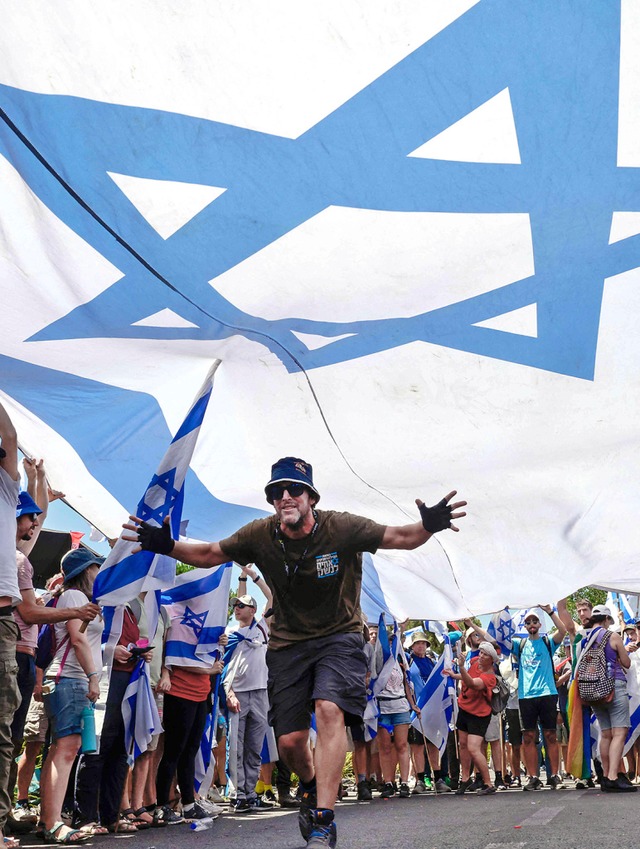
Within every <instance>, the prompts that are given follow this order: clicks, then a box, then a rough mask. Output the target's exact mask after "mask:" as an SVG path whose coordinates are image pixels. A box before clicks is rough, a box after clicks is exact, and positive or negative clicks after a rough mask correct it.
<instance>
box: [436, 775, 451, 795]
mask: <svg viewBox="0 0 640 849" xmlns="http://www.w3.org/2000/svg"><path fill="white" fill-rule="evenodd" d="M434 789H435V791H436V793H451V788H450V787H449V785H448V784H447V782H446V781H445V780H444V778H439V779H438V780H437V781H436V783H435V785H434Z"/></svg>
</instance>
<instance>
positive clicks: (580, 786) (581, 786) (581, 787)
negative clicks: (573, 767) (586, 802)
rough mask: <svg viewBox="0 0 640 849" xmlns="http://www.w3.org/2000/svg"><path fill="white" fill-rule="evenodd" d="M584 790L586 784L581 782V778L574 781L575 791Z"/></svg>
mask: <svg viewBox="0 0 640 849" xmlns="http://www.w3.org/2000/svg"><path fill="white" fill-rule="evenodd" d="M586 789H587V782H586V781H583V780H582V779H581V778H579V779H578V780H577V781H576V790H586Z"/></svg>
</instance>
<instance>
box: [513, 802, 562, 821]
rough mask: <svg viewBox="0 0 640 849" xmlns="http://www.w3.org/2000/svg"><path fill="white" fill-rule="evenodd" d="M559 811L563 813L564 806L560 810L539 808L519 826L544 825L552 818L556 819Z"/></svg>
mask: <svg viewBox="0 0 640 849" xmlns="http://www.w3.org/2000/svg"><path fill="white" fill-rule="evenodd" d="M560 811H564V805H563V806H562V807H561V808H541V809H540V810H539V811H536V812H535V814H531V816H530V817H527V818H526V820H522V822H521V823H520V825H546V824H547V823H549V822H551V820H552V819H553V818H554V817H557V816H558V814H559V813H560Z"/></svg>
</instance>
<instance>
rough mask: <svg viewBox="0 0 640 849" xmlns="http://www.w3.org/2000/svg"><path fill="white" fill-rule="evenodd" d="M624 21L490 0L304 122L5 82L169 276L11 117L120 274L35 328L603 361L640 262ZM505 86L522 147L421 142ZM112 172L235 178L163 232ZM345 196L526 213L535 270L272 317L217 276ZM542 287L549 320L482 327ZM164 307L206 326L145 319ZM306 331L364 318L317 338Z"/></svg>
mask: <svg viewBox="0 0 640 849" xmlns="http://www.w3.org/2000/svg"><path fill="white" fill-rule="evenodd" d="M577 32H579V33H580V37H579V38H578V37H576V33H577ZM619 32H620V8H619V3H615V2H611V0H593V1H592V2H590V3H584V0H566V2H563V3H557V2H556V0H539V2H537V3H535V4H532V3H526V2H523V0H520V1H519V2H515V1H514V0H483V2H481V3H478V4H477V5H475V6H474V7H473V8H472V9H471V10H469V11H468V12H466V13H465V14H464V15H463V16H462V17H460V18H459V19H458V20H457V21H455V22H454V23H453V24H451V25H450V26H448V27H447V28H446V29H445V30H443V31H442V32H441V33H439V34H438V35H437V36H435V37H434V38H432V39H431V40H429V41H428V42H427V43H426V44H424V45H422V46H421V47H420V48H418V49H417V50H416V51H414V52H413V53H412V54H411V55H409V56H408V57H406V58H405V59H404V60H402V61H401V62H399V63H398V64H397V65H396V66H395V67H393V68H391V69H390V70H389V71H388V72H386V73H385V74H383V75H382V76H381V77H379V78H378V79H377V80H375V81H374V82H372V83H371V84H370V85H368V86H367V87H366V88H364V89H363V90H362V91H360V92H359V93H358V94H356V95H355V96H354V97H352V98H351V99H350V100H349V101H347V102H346V103H345V104H343V105H342V106H341V107H340V108H338V109H337V110H336V111H335V112H333V113H332V114H330V115H328V116H327V117H326V118H324V119H323V120H322V121H320V122H319V123H318V124H317V125H316V126H314V127H312V128H311V129H310V130H308V131H307V132H305V133H304V134H302V135H301V136H300V137H299V138H297V139H286V138H279V137H277V136H273V135H268V134H265V133H259V132H253V131H248V130H244V129H241V128H238V127H234V126H229V125H225V124H220V123H217V122H214V121H207V120H200V119H197V118H192V117H186V116H183V115H177V114H171V113H167V112H160V111H154V110H149V109H139V108H133V107H124V106H116V105H112V104H106V103H99V102H93V101H89V100H82V99H79V98H71V97H51V96H46V95H39V94H33V93H30V92H25V91H21V90H17V89H11V88H9V87H0V106H2V108H3V109H4V110H5V111H6V113H7V114H8V115H9V117H10V118H11V120H12V121H14V123H15V124H16V126H17V127H18V128H20V127H23V128H26V127H28V128H29V131H28V132H29V137H30V141H31V142H32V143H33V144H34V145H35V147H36V148H37V149H38V150H39V151H40V153H41V154H42V156H43V157H44V158H45V159H46V160H47V161H48V162H49V163H51V164H52V166H53V167H54V168H55V169H56V170H57V171H58V172H59V173H61V174H62V175H64V178H65V179H66V180H67V181H68V182H69V184H70V185H71V186H72V187H73V189H74V190H75V191H76V192H77V193H78V195H79V196H80V197H81V198H83V200H84V201H85V203H86V204H87V205H88V206H89V207H90V208H91V209H92V210H94V211H95V213H96V214H97V215H98V216H100V217H101V218H102V219H103V220H104V221H105V222H106V223H107V224H108V225H109V226H110V227H112V228H113V229H114V230H116V231H117V233H118V235H119V236H120V237H121V238H122V239H123V240H124V241H125V242H126V243H128V244H129V245H130V246H131V247H132V248H133V250H134V251H136V252H137V253H138V255H139V256H140V257H143V258H144V260H145V261H146V262H147V263H148V264H149V265H150V266H152V267H153V269H155V270H156V271H157V272H158V274H159V275H161V276H162V277H163V278H164V279H165V280H166V281H169V282H170V283H171V287H169V286H167V285H165V284H163V283H162V282H160V281H159V279H158V277H157V276H155V275H154V274H153V273H152V272H151V271H150V269H149V267H147V266H145V265H144V264H142V263H141V262H140V260H139V259H138V258H136V257H134V256H133V255H132V254H130V253H128V252H127V250H125V249H124V248H123V247H122V245H121V244H120V243H119V242H118V241H116V240H115V239H114V238H113V235H111V234H110V233H109V232H107V230H105V229H104V228H103V227H102V226H100V225H99V224H98V223H97V222H96V220H95V219H94V218H92V217H91V215H90V214H89V213H88V212H87V211H86V210H85V209H83V208H82V207H81V206H80V204H78V203H77V201H76V200H73V199H72V198H71V197H70V196H69V195H68V194H67V193H66V192H64V191H62V190H61V188H60V186H59V184H58V182H57V181H56V180H55V179H54V178H53V177H52V176H51V175H50V174H49V173H48V172H47V171H46V170H45V169H44V168H43V166H42V164H41V163H39V162H38V161H37V160H36V158H35V157H34V156H33V154H32V153H31V152H30V151H29V150H28V149H27V148H26V147H22V146H21V145H20V144H17V143H16V139H15V136H14V135H13V133H11V132H10V131H9V130H8V129H7V128H6V127H3V128H2V134H1V137H0V151H3V152H4V153H5V154H6V155H7V156H8V157H9V159H10V160H11V161H12V162H14V163H15V164H16V165H17V167H18V168H19V169H20V171H21V173H22V174H23V176H24V177H25V179H26V180H27V182H28V183H29V185H30V186H31V188H32V189H33V191H35V192H36V193H37V195H38V196H39V197H40V198H41V199H42V200H43V202H44V203H46V204H47V206H49V207H50V208H51V209H52V210H53V211H54V212H55V214H56V215H58V216H59V217H60V218H61V219H62V220H63V221H64V222H65V223H66V224H68V225H69V226H70V227H71V228H73V229H74V230H75V231H76V232H77V233H78V234H79V235H80V236H81V237H82V238H83V239H85V240H86V241H87V242H89V243H90V244H91V245H93V246H94V248H95V249H96V250H98V251H99V252H100V253H102V255H103V256H105V257H106V258H107V259H108V260H109V261H111V262H112V263H113V264H114V265H115V266H116V267H117V268H118V269H120V270H121V272H122V274H123V276H122V278H121V279H120V280H119V281H118V282H116V283H115V284H113V285H112V286H111V287H110V288H109V289H107V290H106V291H105V292H103V293H102V294H100V295H98V296H97V297H96V298H94V299H93V300H92V301H90V302H89V303H87V304H83V305H82V306H79V307H77V308H76V309H74V310H72V311H71V312H70V313H69V314H68V315H66V316H64V317H63V318H61V319H59V320H58V321H55V322H53V323H52V324H51V325H49V326H48V327H46V328H45V329H44V330H42V331H41V332H40V333H38V334H37V335H36V336H35V337H33V338H34V340H42V339H71V338H80V337H95V336H99V337H103V336H109V337H116V338H125V337H128V338H132V337H143V338H166V339H184V338H187V339H192V338H193V339H221V338H224V337H226V336H228V335H231V334H235V333H237V332H240V333H243V334H244V335H246V336H247V337H248V338H250V339H255V340H258V341H260V342H261V343H263V344H265V345H267V346H268V347H269V348H270V349H271V350H272V351H273V352H274V353H275V354H276V355H277V356H279V357H280V358H281V360H282V361H283V363H284V364H285V365H286V367H287V368H288V369H290V370H292V371H295V370H297V369H299V368H301V367H302V368H305V369H310V368H314V367H319V366H324V365H328V364H331V363H337V362H342V361H344V360H348V359H353V358H357V357H361V356H365V355H367V354H371V353H373V352H376V351H380V350H385V349H388V348H392V347H396V346H400V345H404V344H407V343H409V342H412V341H416V340H422V341H426V342H430V343H434V344H438V345H445V346H448V347H451V348H458V349H460V350H464V351H469V352H472V353H475V354H479V355H483V356H487V357H495V358H498V359H502V360H507V361H510V362H514V363H520V364H525V365H528V366H531V367H535V368H540V369H546V370H550V371H556V372H559V373H563V374H567V375H572V376H576V377H580V378H585V379H592V378H593V373H594V364H595V356H596V348H597V340H598V325H599V320H600V307H601V302H602V292H603V283H604V279H605V278H606V277H610V276H613V275H615V274H619V273H621V272H623V271H626V270H629V269H631V268H635V267H637V266H638V265H639V264H640V249H639V247H640V237H638V236H636V237H632V238H628V239H625V240H623V241H620V242H617V243H615V244H613V245H609V244H608V242H609V232H610V226H611V215H612V212H613V211H614V210H620V211H625V210H630V211H633V210H637V209H638V206H639V204H640V176H639V175H638V172H637V170H636V169H629V168H619V167H617V162H616V156H617V131H618V112H617V110H618V90H617V89H618V80H619V68H618V65H619ZM507 86H508V87H509V92H510V96H511V102H512V105H513V110H514V119H515V125H516V130H517V133H518V142H519V148H520V153H521V160H522V164H520V165H493V164H474V163H465V162H444V161H436V160H426V159H419V158H412V157H409V156H408V154H409V153H411V152H412V151H413V150H415V149H416V148H418V147H419V146H420V145H422V144H423V143H424V142H426V141H428V140H429V139H430V138H432V137H434V136H435V135H437V134H438V133H440V132H441V131H443V130H444V129H446V128H447V127H448V126H450V125H451V124H453V123H455V122H456V121H457V120H459V119H460V118H462V117H464V116H465V115H466V114H468V113H469V112H470V111H472V110H473V109H475V108H476V107H478V106H479V105H481V104H482V103H484V102H486V101H487V100H488V99H490V98H491V97H493V96H494V95H495V94H497V93H498V92H500V91H502V90H503V89H504V88H505V87H507ZM96 126H99V127H100V132H99V133H95V132H94V128H95V127H96ZM70 127H72V128H74V127H81V128H86V133H85V132H77V133H75V134H74V133H73V132H70V131H69V128H70ZM87 139H89V140H90V141H87ZM149 150H152V151H153V155H152V157H151V158H149V157H148V156H147V154H146V153H145V152H146V151H149ZM108 171H112V172H118V173H124V174H129V175H132V176H139V177H148V178H157V179H167V180H177V181H183V182H191V183H198V184H203V185H216V186H225V187H227V191H225V193H224V194H223V195H221V196H220V197H219V198H217V199H216V200H215V201H214V202H212V203H211V204H210V205H209V206H208V207H206V208H205V209H204V210H203V211H202V212H200V214H198V215H197V216H196V217H195V218H194V219H192V220H191V221H190V222H189V223H188V224H186V225H185V226H184V227H183V228H182V229H181V230H179V231H178V232H177V233H176V234H174V235H173V236H172V237H171V238H169V239H167V240H166V241H165V240H163V239H162V238H161V237H160V236H159V235H158V234H157V233H156V232H155V231H154V230H153V229H152V228H151V227H150V226H149V224H148V223H147V222H146V221H145V220H144V219H143V218H142V217H141V216H140V215H139V214H138V212H137V210H135V209H134V208H133V206H132V205H131V204H130V203H129V201H128V200H127V199H126V198H125V197H124V195H123V194H122V193H121V192H120V190H119V189H118V188H117V187H116V185H115V184H114V183H113V182H112V180H111V179H110V178H109V177H108V175H107V172H108ZM330 205H338V206H345V207H354V208H366V209H380V210H401V211H409V212H411V211H416V212H417V211H435V212H490V213H514V212H519V213H528V215H529V217H530V221H531V232H532V242H533V248H534V258H535V269H536V271H535V274H533V275H532V276H530V277H528V278H525V279H522V280H518V281H516V282H514V283H511V284H509V285H507V286H501V287H499V288H497V289H495V290H494V291H492V292H488V293H485V294H483V295H480V296H477V297H473V298H469V299H467V300H464V301H461V302H459V303H454V304H452V305H450V306H446V307H443V308H441V309H437V310H433V311H431V312H427V313H424V314H422V315H419V316H415V317H413V318H404V319H388V320H379V321H360V322H358V321H355V322H348V323H338V322H320V321H318V322H315V321H309V320H301V319H296V318H295V317H293V318H291V319H289V320H287V321H284V320H283V321H278V322H267V321H264V320H262V319H260V318H257V317H255V316H250V315H247V314H245V313H243V312H242V311H240V310H238V309H237V308H236V307H234V306H233V305H232V304H231V303H229V302H228V301H227V300H225V299H224V298H223V297H222V296H221V295H219V294H218V293H217V292H216V291H215V289H214V288H212V286H211V285H210V283H209V281H213V284H214V285H215V278H216V277H218V276H219V275H221V274H223V273H224V272H226V271H228V270H229V269H231V268H233V267H234V266H235V265H237V264H238V263H240V262H242V261H243V260H245V259H246V258H248V257H250V256H252V255H253V254H255V253H256V252H258V251H260V250H261V249H262V248H264V247H265V246H267V245H269V244H270V243H272V242H273V241H275V240H276V239H278V238H280V237H281V236H283V235H285V234H286V233H288V232H290V231H291V230H293V229H294V228H296V227H297V226H299V225H300V224H302V223H304V222H305V221H307V220H308V219H309V218H311V217H312V216H314V215H316V214H318V213H319V212H321V211H322V210H324V209H326V208H327V207H328V206H330ZM531 303H536V304H537V315H538V337H537V338H530V337H525V336H519V335H517V334H510V333H505V332H501V331H499V330H492V329H489V328H487V327H484V328H483V327H477V326H475V325H476V324H477V323H478V322H482V321H485V320H487V319H489V318H492V317H494V316H496V315H500V314H502V313H505V312H509V311H511V310H514V309H517V308H519V307H523V306H527V305H529V304H531ZM164 308H169V309H171V310H173V311H174V312H176V313H178V314H179V315H181V316H183V317H184V318H185V319H187V320H188V321H191V322H193V323H194V324H195V325H197V327H195V328H187V329H176V328H170V329H162V328H150V327H134V326H133V324H134V322H136V321H139V320H140V319H143V318H145V317H147V316H149V315H151V314H153V313H155V312H157V311H159V310H161V309H164ZM294 331H298V332H299V331H302V332H306V333H316V334H320V335H324V336H336V335H339V334H345V333H350V334H352V335H351V336H350V337H349V338H347V339H343V340H341V341H338V342H335V343H333V344H331V345H327V346H325V347H323V348H320V349H317V350H316V351H307V350H306V349H305V348H304V346H303V345H302V344H301V343H300V342H299V340H298V339H297V338H296V337H295V335H294Z"/></svg>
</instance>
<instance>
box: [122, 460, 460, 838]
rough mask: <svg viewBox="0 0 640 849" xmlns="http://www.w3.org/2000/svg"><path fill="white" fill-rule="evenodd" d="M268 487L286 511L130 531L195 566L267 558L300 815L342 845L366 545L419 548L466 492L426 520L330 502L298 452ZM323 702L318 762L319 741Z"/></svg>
mask: <svg viewBox="0 0 640 849" xmlns="http://www.w3.org/2000/svg"><path fill="white" fill-rule="evenodd" d="M265 494H266V497H267V501H268V502H269V504H272V505H273V507H274V510H275V516H271V517H269V518H266V519H258V520H256V521H254V522H251V523H250V524H248V525H245V526H244V527H242V528H240V530H238V531H237V532H236V533H235V534H233V535H232V536H230V537H228V538H227V539H224V540H221V541H220V542H212V543H202V544H188V543H180V542H174V540H172V539H171V532H170V529H169V525H168V524H166V523H165V524H164V525H163V526H162V527H161V528H157V527H152V526H150V525H149V524H147V523H146V522H143V521H141V520H140V519H138V518H137V517H135V516H132V517H131V519H132V523H131V524H128V525H125V526H124V527H125V528H126V529H127V530H130V531H135V533H136V535H135V536H125V537H124V538H125V539H129V540H133V541H138V542H139V544H140V546H141V548H144V549H147V550H149V551H155V552H158V553H162V554H170V555H171V556H172V557H175V558H177V559H179V560H181V561H182V562H184V563H189V564H191V565H193V566H200V567H210V566H217V565H219V564H221V563H226V562H227V561H229V560H234V561H236V562H237V563H239V564H241V565H242V566H246V565H247V564H248V563H256V564H257V565H258V566H259V567H260V570H261V571H262V574H263V575H264V578H265V580H266V582H267V584H268V585H269V588H270V589H271V591H272V593H273V619H272V621H271V630H270V636H269V649H268V652H267V665H268V668H269V680H268V692H269V703H270V710H269V722H270V724H271V725H272V726H273V728H274V731H275V734H276V737H277V738H278V750H279V752H280V756H281V757H282V759H283V760H284V761H285V762H286V763H287V764H288V765H289V767H290V768H291V769H292V770H294V771H295V772H296V773H297V774H298V776H299V778H300V781H301V789H302V799H301V807H300V812H299V824H300V831H301V833H302V835H303V837H304V839H305V840H307V847H308V849H319V847H324V846H329V847H334V846H335V845H336V826H335V823H334V821H333V817H334V814H333V808H334V805H335V800H336V792H337V789H338V785H339V784H340V780H341V777H342V767H343V764H344V758H345V753H346V734H345V723H346V724H348V725H351V724H353V723H354V722H358V721H360V719H361V717H362V714H363V711H364V708H365V706H366V691H365V676H366V671H367V668H366V659H365V655H364V651H363V644H364V638H363V636H362V620H361V614H360V585H361V579H362V562H361V561H362V558H361V557H360V552H363V551H368V552H371V553H373V552H375V551H376V550H377V549H378V548H385V549H405V550H413V549H415V548H418V547H419V546H421V545H423V544H424V543H425V542H427V540H428V539H429V538H430V537H431V536H432V535H433V534H434V533H437V532H438V531H442V530H444V529H445V528H451V530H453V531H457V530H458V528H457V527H455V525H453V524H452V523H451V520H452V519H456V518H461V517H462V516H464V515H466V514H465V513H463V512H455V511H458V510H459V508H461V507H464V506H465V504H466V502H465V501H459V502H456V503H453V504H450V503H449V502H450V501H451V499H452V498H453V497H454V496H455V494H456V493H455V491H454V492H450V493H449V494H448V495H447V496H446V497H445V498H443V499H442V500H441V501H440V502H439V503H438V504H437V505H435V506H434V507H426V506H425V505H424V504H423V502H422V501H420V500H419V499H418V500H416V504H417V506H418V509H419V511H420V515H421V521H419V522H415V523H414V524H410V525H402V526H398V527H391V526H385V525H379V524H378V523H376V522H373V521H371V520H370V519H365V518H363V517H361V516H354V515H352V514H350V513H337V512H333V511H319V510H316V505H317V503H318V502H319V500H320V494H319V492H318V490H317V489H316V488H315V486H314V483H313V470H312V467H311V465H310V464H309V463H307V462H305V461H304V460H300V459H298V458H297V457H284V458H283V459H281V460H278V462H277V463H274V465H273V466H272V468H271V479H270V480H269V482H268V483H267V485H266V487H265ZM294 671H295V675H294V674H293V672H294ZM312 704H313V705H314V706H315V707H314V708H312V706H311V705H312ZM312 709H315V715H316V725H317V743H316V750H315V769H314V762H313V759H312V757H311V750H310V748H309V727H310V720H311V713H310V712H311V710H312Z"/></svg>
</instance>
